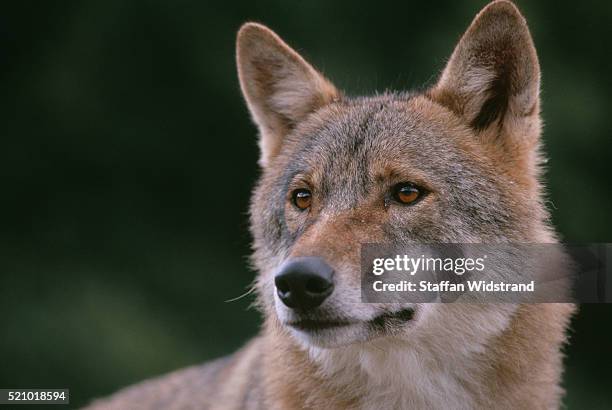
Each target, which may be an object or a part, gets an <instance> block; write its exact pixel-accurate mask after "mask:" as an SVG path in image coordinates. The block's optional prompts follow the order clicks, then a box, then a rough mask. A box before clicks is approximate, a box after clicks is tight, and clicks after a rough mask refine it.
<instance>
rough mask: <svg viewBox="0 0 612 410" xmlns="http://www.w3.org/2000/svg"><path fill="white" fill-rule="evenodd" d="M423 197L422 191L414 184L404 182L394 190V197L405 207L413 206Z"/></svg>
mask: <svg viewBox="0 0 612 410" xmlns="http://www.w3.org/2000/svg"><path fill="white" fill-rule="evenodd" d="M422 195H423V193H422V191H421V189H420V188H419V187H417V186H416V185H414V184H411V183H409V182H404V183H401V184H398V185H396V186H395V187H394V188H393V197H394V198H395V200H396V201H398V202H400V203H402V204H404V205H412V204H414V203H415V202H416V201H418V200H419V199H420V198H421V196H422Z"/></svg>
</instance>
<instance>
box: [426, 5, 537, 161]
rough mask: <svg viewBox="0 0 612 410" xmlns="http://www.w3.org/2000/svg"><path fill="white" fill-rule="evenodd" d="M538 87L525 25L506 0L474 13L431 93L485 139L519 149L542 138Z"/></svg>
mask: <svg viewBox="0 0 612 410" xmlns="http://www.w3.org/2000/svg"><path fill="white" fill-rule="evenodd" d="M539 90H540V67H539V64H538V57H537V55H536V51H535V48H534V45H533V41H532V39H531V35H530V34H529V29H528V28H527V23H526V22H525V19H524V18H523V16H522V15H521V13H520V12H519V11H518V9H517V8H516V6H514V4H512V3H511V2H509V1H504V0H502V1H495V2H493V3H491V4H489V5H488V6H487V7H485V8H484V9H483V10H482V11H481V12H480V13H479V14H478V15H477V16H476V18H475V19H474V21H473V22H472V24H471V25H470V27H469V28H468V30H467V31H466V32H465V34H464V35H463V37H462V38H461V40H460V41H459V44H458V45H457V47H456V48H455V51H454V52H453V54H452V56H451V58H450V60H449V62H448V64H447V66H446V68H445V69H444V71H443V73H442V76H441V77H440V79H439V81H438V83H437V84H436V85H435V86H434V87H433V88H432V89H431V90H430V92H429V93H430V96H431V97H432V98H433V99H434V100H435V101H437V102H439V103H440V104H442V105H444V106H446V107H447V108H449V109H450V110H452V111H454V112H455V113H457V114H458V115H460V116H461V117H463V118H464V119H465V121H466V123H468V124H469V125H470V126H471V127H472V128H473V129H474V130H475V131H476V132H477V133H478V134H479V135H481V137H482V139H483V140H485V141H495V142H496V143H501V144H502V145H503V146H505V147H508V148H510V147H511V149H516V147H517V146H519V147H520V146H525V145H524V144H527V145H526V146H527V147H531V146H533V144H532V143H533V142H534V141H537V138H538V137H539V134H540V113H539V100H540V98H539ZM500 137H501V138H502V139H501V140H500V139H499V138H500ZM521 144H522V145H521Z"/></svg>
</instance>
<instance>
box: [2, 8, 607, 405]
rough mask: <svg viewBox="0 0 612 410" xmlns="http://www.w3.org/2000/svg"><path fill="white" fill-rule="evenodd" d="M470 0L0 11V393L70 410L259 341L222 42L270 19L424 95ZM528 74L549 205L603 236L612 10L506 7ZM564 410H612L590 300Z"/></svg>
mask: <svg viewBox="0 0 612 410" xmlns="http://www.w3.org/2000/svg"><path fill="white" fill-rule="evenodd" d="M484 4H485V1H465V2H458V1H450V0H448V1H443V2H434V1H403V2H389V1H377V2H367V3H366V2H364V3H359V2H355V1H348V0H344V1H319V2H314V1H300V2H291V1H280V0H279V1H274V2H266V1H240V2H231V1H216V2H206V1H148V2H145V1H124V0H99V1H81V2H69V1H56V2H52V1H39V2H25V1H24V2H5V4H3V5H2V7H1V9H0V10H1V11H0V103H1V114H0V127H1V128H0V130H1V132H2V134H1V136H2V145H1V146H0V182H1V185H0V187H1V189H2V191H1V194H0V312H2V320H1V322H0V326H1V327H0V329H1V330H0V387H4V388H8V387H20V388H26V387H54V388H61V387H68V388H70V389H71V393H72V405H71V407H75V406H79V405H82V404H84V403H86V402H87V401H88V400H90V399H91V398H92V397H95V396H100V395H105V394H108V393H110V392H112V391H114V390H115V389H117V388H118V387H121V386H124V385H126V384H129V383H133V382H135V381H138V380H141V379H143V378H146V377H149V376H152V375H156V374H159V373H162V372H166V371H169V370H172V369H176V368H179V367H181V366H185V365H189V364H192V363H197V362H200V361H203V360H207V359H210V358H213V357H216V356H219V355H223V354H227V353H230V352H232V351H233V350H235V349H236V348H238V347H239V346H240V345H241V344H243V343H244V342H245V341H246V340H247V339H248V338H249V337H250V336H252V335H253V334H255V333H256V332H257V329H258V325H259V322H260V319H259V315H258V313H257V312H256V311H254V310H253V309H250V310H249V309H248V307H249V303H250V302H251V301H252V299H250V298H245V299H242V300H239V301H237V302H232V303H226V302H224V301H225V300H227V299H230V298H233V297H236V296H238V295H240V294H241V293H243V292H244V290H245V288H246V286H247V285H248V284H249V282H250V281H251V279H252V278H253V275H254V273H253V272H251V271H249V269H248V268H247V264H246V257H247V255H248V254H249V241H250V238H249V234H248V224H247V216H246V211H247V204H248V201H249V195H250V190H251V187H252V185H253V183H254V181H255V180H256V177H257V174H258V169H257V166H256V160H257V156H258V153H257V147H256V131H255V128H254V127H253V126H252V124H251V122H250V121H249V117H248V114H247V111H246V108H245V106H244V104H243V101H242V99H241V95H240V92H239V87H238V82H237V79H236V74H235V66H234V38H235V33H236V30H237V29H238V27H239V25H240V24H241V23H242V22H244V21H246V20H257V21H261V22H263V23H266V24H268V25H269V26H270V27H272V28H273V29H274V30H276V31H277V32H278V33H279V34H280V35H281V36H283V37H284V38H285V39H286V40H287V41H288V42H289V43H290V44H292V45H293V46H295V47H296V48H297V49H298V50H300V51H302V52H304V55H305V56H307V57H308V58H309V59H310V60H311V61H312V62H313V63H314V64H315V65H317V66H318V67H319V68H321V69H322V70H323V71H324V72H325V73H326V74H327V75H328V76H329V77H330V78H331V79H332V80H334V82H335V83H336V84H337V85H338V86H339V87H340V88H342V89H344V90H346V91H347V92H348V93H349V94H360V93H372V92H374V91H376V90H378V91H382V90H384V89H386V88H399V89H410V88H415V87H420V86H422V85H423V84H426V83H429V84H431V82H432V81H433V80H434V79H435V76H436V74H437V73H438V72H439V70H441V69H442V67H443V64H444V62H445V59H446V58H447V57H448V56H449V55H450V53H451V51H452V48H453V46H454V45H455V42H456V41H457V39H458V37H459V36H460V34H461V33H462V32H463V30H464V29H465V28H466V26H467V25H468V23H469V22H470V20H471V19H472V17H473V15H474V14H475V13H476V12H477V11H478V10H479V9H480V8H481V7H482V6H483V5H484ZM519 5H520V6H521V8H522V10H523V11H524V12H525V14H526V16H527V19H528V21H529V23H530V26H531V29H532V33H533V35H534V38H535V42H536V45H537V48H538V50H539V55H540V59H541V66H542V71H543V94H542V96H543V101H544V102H543V112H544V118H545V122H546V127H545V133H544V140H545V144H546V150H547V152H548V153H549V156H550V158H551V160H550V162H549V163H548V165H549V173H548V175H547V182H548V186H549V188H550V189H549V192H550V201H549V202H548V205H549V206H550V208H551V209H552V213H553V216H554V222H555V225H556V226H557V227H558V229H559V231H560V232H561V233H562V235H563V237H564V238H565V240H567V241H571V242H605V241H610V242H612V235H611V234H610V231H609V229H610V227H611V226H612V223H611V222H612V214H611V213H610V203H611V199H612V192H611V189H610V183H611V182H612V178H611V176H610V171H609V169H610V164H611V163H612V135H611V134H610V127H609V125H610V115H611V114H612V111H611V109H610V108H611V107H610V105H611V104H610V100H611V98H612V93H611V78H612V75H611V72H612V70H611V68H612V67H611V64H610V63H611V61H612V53H611V50H610V47H609V42H610V40H611V38H612V36H611V31H610V27H611V26H612V3H611V2H604V1H581V2H578V3H576V2H569V1H565V2H559V1H552V0H549V1H538V2H535V1H534V2H527V1H520V2H519ZM573 329H574V331H573V334H572V344H571V346H570V347H569V348H568V349H567V355H568V358H567V372H566V380H565V384H566V386H567V389H568V396H567V400H566V402H567V404H568V407H569V408H571V409H574V408H576V409H581V408H610V407H611V406H612V389H611V387H612V371H611V370H612V358H611V356H612V355H611V353H612V306H603V305H589V306H583V307H582V309H581V312H580V314H579V315H578V316H577V317H576V319H575V321H574V323H573Z"/></svg>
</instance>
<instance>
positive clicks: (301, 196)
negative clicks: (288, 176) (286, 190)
mask: <svg viewBox="0 0 612 410" xmlns="http://www.w3.org/2000/svg"><path fill="white" fill-rule="evenodd" d="M292 198H293V205H295V206H296V207H298V208H299V209H301V210H304V209H308V208H310V203H311V202H312V194H311V193H310V191H309V190H307V189H296V190H295V191H293V194H292Z"/></svg>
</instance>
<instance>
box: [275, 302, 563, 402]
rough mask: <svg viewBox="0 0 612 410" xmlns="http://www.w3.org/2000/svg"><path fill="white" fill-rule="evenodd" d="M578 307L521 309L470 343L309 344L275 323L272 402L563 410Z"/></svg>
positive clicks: (432, 340)
mask: <svg viewBox="0 0 612 410" xmlns="http://www.w3.org/2000/svg"><path fill="white" fill-rule="evenodd" d="M572 309H573V308H572V307H571V305H561V304H558V305H526V306H521V307H520V308H519V309H518V310H517V312H516V314H515V315H514V317H513V319H511V321H510V323H508V326H507V327H506V329H505V330H504V331H503V332H501V333H500V334H499V335H498V336H496V337H493V338H491V339H490V340H487V341H485V340H478V341H477V342H478V343H473V344H470V342H471V340H470V339H471V338H470V337H469V336H467V337H466V339H465V340H464V341H463V343H464V344H457V342H459V343H461V342H460V341H459V340H452V341H448V340H435V339H431V340H430V341H429V343H426V342H425V341H424V340H421V341H420V342H419V343H418V344H414V343H408V342H405V341H401V340H397V339H386V340H383V339H381V340H379V341H377V342H375V343H368V344H364V345H352V346H348V347H344V348H336V349H321V348H314V347H313V348H309V349H304V348H302V347H300V346H299V345H298V344H297V343H296V342H294V341H293V340H292V338H291V336H290V335H288V334H287V333H286V332H283V331H282V330H280V329H278V328H277V329H270V328H269V327H268V330H267V332H268V334H267V335H266V337H271V339H270V340H273V342H272V343H269V344H268V347H271V350H269V351H268V353H267V357H268V359H269V362H268V366H269V368H268V369H267V371H266V373H267V376H266V385H267V386H268V388H269V391H271V392H273V393H271V394H268V402H269V404H270V406H269V407H270V408H283V409H293V408H296V409H297V408H339V409H343V408H345V409H364V410H366V409H391V408H414V409H426V408H427V409H429V408H457V409H463V408H465V409H473V408H492V407H499V406H500V403H506V404H507V406H508V408H512V406H514V408H521V405H524V404H525V403H526V402H530V403H538V406H536V407H539V408H556V407H558V403H559V399H560V396H561V393H562V390H561V389H560V388H559V387H558V384H559V381H560V375H561V355H560V353H559V348H560V346H561V345H562V343H563V342H564V335H563V329H564V327H565V326H566V324H567V317H568V313H569V312H571V310H572ZM270 331H272V332H275V333H276V332H280V333H276V334H274V335H273V334H271V333H269V332H270ZM430 336H432V335H430ZM464 336H466V335H465V334H464ZM504 406H505V405H504ZM504 406H502V407H504Z"/></svg>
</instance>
